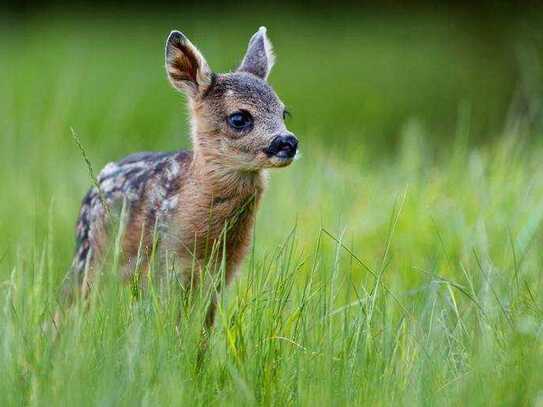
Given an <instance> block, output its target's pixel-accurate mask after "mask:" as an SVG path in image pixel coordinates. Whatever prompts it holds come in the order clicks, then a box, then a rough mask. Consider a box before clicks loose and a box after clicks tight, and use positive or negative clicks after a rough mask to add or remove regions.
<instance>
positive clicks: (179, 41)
mask: <svg viewBox="0 0 543 407" xmlns="http://www.w3.org/2000/svg"><path fill="white" fill-rule="evenodd" d="M166 72H167V73H168V79H169V80H170V82H171V84H172V85H173V86H174V87H175V88H176V89H178V90H182V91H185V92H186V93H188V94H189V96H191V97H195V96H197V95H198V94H201V93H203V92H205V91H206V89H207V88H208V87H209V85H211V81H212V75H213V74H212V71H211V68H210V67H209V65H208V64H207V62H206V60H205V59H204V57H203V56H202V54H200V51H198V48H196V47H195V46H194V45H193V44H192V43H191V42H190V41H189V39H188V38H187V37H185V35H183V34H182V33H181V32H179V31H172V32H171V33H170V36H169V37H168V40H167V41H166Z"/></svg>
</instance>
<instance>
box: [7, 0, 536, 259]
mask: <svg viewBox="0 0 543 407" xmlns="http://www.w3.org/2000/svg"><path fill="white" fill-rule="evenodd" d="M379 4H380V5H378V6H377V5H366V6H361V5H353V4H350V3H347V2H345V3H334V4H328V3H324V2H323V3H319V2H309V3H304V4H298V5H296V4H293V3H289V2H284V3H281V2H273V3H272V2H268V3H266V4H257V3H238V2H232V3H231V2H221V3H219V2H216V3H205V4H204V3H200V2H175V3H171V2H165V1H164V2H162V1H155V2H153V3H152V4H150V3H144V2H130V3H123V2H118V3H116V4H111V3H109V2H107V3H106V2H92V3H91V2H79V3H78V2H75V3H70V4H69V5H68V4H64V3H62V2H40V1H18V2H13V3H7V4H4V5H3V8H4V11H3V12H2V17H1V23H0V89H1V91H0V124H1V129H0V137H1V150H2V151H1V152H0V157H1V159H0V179H2V180H3V181H2V182H3V184H4V192H3V199H2V202H1V204H0V205H1V206H2V207H1V208H0V209H1V212H2V219H1V220H0V233H1V234H2V235H3V236H4V237H5V238H6V241H7V242H8V246H9V247H10V250H8V251H9V252H10V253H14V252H15V248H16V247H17V246H18V245H19V243H20V242H21V241H22V240H21V238H23V237H25V238H27V239H26V240H27V241H31V240H33V239H34V240H38V241H39V236H43V233H45V231H46V230H47V228H48V226H47V225H48V221H47V218H48V217H47V215H45V214H47V213H53V214H54V222H53V223H54V225H55V228H56V229H57V231H58V233H57V236H61V237H62V239H61V238H59V240H61V244H60V245H58V248H59V249H58V250H59V251H60V253H61V256H60V257H61V258H62V259H65V260H63V263H66V264H67V263H68V262H69V257H70V252H71V247H72V243H71V234H72V228H73V222H74V221H75V217H76V214H77V208H78V205H79V200H80V197H81V196H82V195H83V194H84V192H85V190H86V188H88V186H89V185H90V178H89V174H88V171H87V168H86V166H85V164H84V161H83V158H82V156H81V152H80V151H79V149H78V147H77V145H76V143H75V142H74V138H73V136H72V132H71V129H73V131H74V133H75V134H76V135H77V136H78V137H79V139H80V140H81V144H82V146H83V147H84V149H85V150H86V153H87V155H88V158H89V160H90V162H91V163H92V165H93V167H94V170H95V172H98V171H99V169H100V168H101V167H102V166H103V165H104V164H105V163H107V162H108V161H112V160H116V159H119V158H120V157H122V156H124V155H126V154H129V153H131V152H135V151H142V150H174V149H178V148H187V147H189V143H188V137H187V117H186V110H185V102H184V99H183V97H182V96H181V95H180V94H178V93H176V92H175V91H174V90H173V89H171V88H170V86H169V84H168V82H167V80H166V77H165V73H164V68H163V47H164V42H165V39H166V36H167V35H168V33H169V32H170V30H172V29H179V30H181V31H183V32H184V33H185V34H186V35H187V36H188V37H189V38H190V39H191V40H192V41H193V42H194V43H195V44H196V45H197V46H198V47H199V48H200V50H201V51H202V52H203V53H204V55H205V56H206V58H207V60H208V62H209V63H210V65H211V67H212V68H213V69H214V70H216V71H228V70H232V69H235V68H236V66H237V65H238V64H239V62H240V60H241V58H242V56H243V53H244V51H245V48H246V45H247V42H248V39H249V38H250V36H251V35H252V34H253V33H254V32H255V31H256V29H257V28H258V27H259V26H260V25H266V26H267V27H268V30H269V36H270V38H271V40H272V42H273V44H274V46H275V51H276V55H277V63H276V65H275V67H274V70H273V72H272V75H271V77H270V81H271V83H272V85H273V86H274V87H275V89H276V90H277V92H278V94H279V95H280V96H281V98H282V99H283V100H284V101H285V102H286V104H287V105H288V108H289V110H290V111H291V112H292V118H291V119H290V122H289V127H290V128H291V129H292V130H293V131H294V132H295V133H296V134H297V135H298V137H299V138H300V140H301V151H302V159H301V160H300V163H297V164H296V165H297V166H298V168H295V167H293V168H291V169H288V170H286V171H278V172H277V175H275V174H274V176H276V177H277V179H278V181H274V182H273V183H272V194H275V193H277V194H278V195H279V196H280V197H283V200H284V197H289V199H290V197H291V196H293V194H294V193H296V191H302V192H303V193H302V194H301V196H299V199H301V200H302V201H300V202H299V203H305V204H306V205H308V207H310V208H313V209H314V211H313V212H311V214H312V216H313V217H314V218H315V219H316V220H315V223H317V221H318V218H319V216H321V217H322V216H324V218H325V220H326V216H325V215H326V214H327V213H329V214H330V217H331V220H328V222H329V223H333V224H336V223H337V224H338V225H339V224H342V223H349V222H352V218H348V219H345V217H346V216H347V215H345V213H346V212H345V211H343V212H342V210H341V209H342V208H343V209H345V208H348V207H347V205H348V204H349V205H351V206H353V205H354V204H360V207H362V208H366V210H367V206H364V205H367V202H366V203H364V202H361V201H360V200H359V201H357V200H356V198H354V200H353V197H352V196H351V195H350V193H351V192H352V191H353V188H358V187H357V186H355V185H359V184H360V183H363V182H364V179H363V178H360V177H363V176H364V174H366V173H367V171H370V170H371V169H372V168H374V169H375V168H386V167H387V166H389V165H391V164H392V163H395V162H397V161H398V160H400V158H399V157H400V155H399V153H398V151H400V150H402V149H403V148H404V147H405V145H406V143H407V144H409V145H411V144H417V145H419V146H420V149H419V150H417V154H418V156H417V157H418V158H415V161H416V160H419V161H420V160H423V161H424V162H425V163H429V164H430V165H431V164H432V163H439V161H440V160H441V159H442V158H443V157H446V156H447V155H448V154H449V153H450V152H451V150H452V149H453V146H454V145H455V143H456V142H457V141H458V139H459V138H461V140H462V143H464V144H465V145H466V146H469V148H479V147H484V146H485V145H487V144H491V143H493V141H494V140H496V139H498V138H500V137H501V135H502V134H503V131H504V129H505V128H506V127H507V126H515V125H517V124H518V123H520V122H522V126H523V128H525V129H527V130H528V131H518V132H516V133H515V137H518V138H521V139H524V140H525V142H526V143H538V138H540V135H541V124H542V121H541V115H540V113H539V109H540V102H539V101H540V96H541V86H542V83H541V79H542V71H541V69H542V68H541V57H542V49H543V48H542V45H543V30H541V27H542V26H543V25H542V22H543V10H542V9H541V8H539V7H537V2H533V3H523V4H520V5H519V4H518V3H515V4H513V3H508V2H499V1H496V2H481V3H479V4H478V5H477V6H474V5H473V4H471V2H452V1H451V2H439V3H431V2H409V4H407V2H405V3H404V2H394V1H391V2H384V3H379ZM402 157H403V158H401V159H402V160H404V161H410V160H411V161H412V158H413V157H411V158H409V155H408V154H407V155H405V154H403V155H402ZM334 163H335V164H334ZM336 164H337V165H336ZM337 166H339V169H338V168H337ZM402 172H403V170H402V169H400V170H399V172H398V171H397V172H396V175H398V174H399V175H401V174H402ZM323 174H328V176H329V177H330V179H325V178H324V176H323ZM380 174H381V173H380ZM321 175H322V176H323V181H322V182H325V183H326V184H325V185H324V184H323V185H324V186H323V188H329V190H328V191H327V192H326V193H325V194H321V192H322V191H319V192H318V193H317V192H314V191H313V190H312V188H316V187H315V185H313V186H312V184H311V182H309V180H311V179H313V180H314V179H315V177H316V176H317V177H318V176H321ZM396 175H391V176H392V177H395V176H396ZM357 177H358V178H357ZM287 180H288V181H287ZM355 180H358V181H356V182H355ZM366 181H367V180H366ZM374 182H375V188H379V187H382V188H384V191H383V193H382V194H375V195H371V193H369V192H368V191H366V192H368V193H367V194H365V196H366V197H368V196H369V198H367V199H370V198H371V197H372V196H373V197H374V199H375V200H376V202H377V203H378V202H379V201H380V200H381V199H383V195H386V196H388V195H387V194H388V192H390V191H387V190H386V188H387V185H382V184H380V183H382V182H383V180H382V179H379V180H376V181H374ZM364 185H366V184H364ZM312 191H313V192H312ZM373 191H374V192H375V189H374V190H373ZM370 192H371V191H370ZM395 192H397V190H395ZM332 197H333V198H334V199H333V201H334V202H332ZM276 199H277V200H279V199H280V198H276ZM328 199H330V202H329V201H328ZM287 200H288V199H287ZM316 201H318V204H317V203H316ZM273 202H274V201H273V200H271V202H270V203H268V204H266V205H268V206H265V208H264V215H262V222H263V223H264V225H265V226H264V227H265V228H266V230H267V231H268V230H269V231H271V233H272V235H273V233H274V231H275V230H278V231H277V235H278V236H281V235H284V233H285V229H286V228H280V227H276V226H277V225H276V224H273V223H272V222H271V221H270V224H269V225H266V222H267V221H266V219H267V218H266V214H268V215H270V214H272V213H275V212H274V211H275V210H279V211H281V213H285V216H286V218H285V224H293V223H294V222H295V221H296V217H297V216H299V217H302V218H303V216H304V213H303V211H302V213H300V211H299V210H295V206H294V204H293V208H292V209H293V210H292V211H288V212H287V211H286V210H285V209H286V206H285V205H287V204H286V203H285V202H282V203H281V202H277V203H276V204H274V203H273ZM274 205H275V206H274ZM281 205H282V206H281ZM311 205H314V206H311ZM327 205H329V210H330V211H329V212H326V208H327ZM349 208H350V206H349ZM21 213H24V214H25V216H24V217H21V216H20V214H21ZM332 213H333V214H332ZM307 216H309V215H307ZM353 216H354V215H353ZM377 217H378V216H377ZM356 218H358V215H357V216H356ZM359 235H360V236H363V234H359ZM68 237H69V238H68ZM23 241H24V240H23Z"/></svg>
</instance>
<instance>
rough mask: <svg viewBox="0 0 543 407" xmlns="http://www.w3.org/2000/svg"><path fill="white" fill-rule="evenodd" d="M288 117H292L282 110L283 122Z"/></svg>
mask: <svg viewBox="0 0 543 407" xmlns="http://www.w3.org/2000/svg"><path fill="white" fill-rule="evenodd" d="M290 116H292V115H291V114H290V112H289V111H288V110H287V109H285V110H283V120H287V117H290Z"/></svg>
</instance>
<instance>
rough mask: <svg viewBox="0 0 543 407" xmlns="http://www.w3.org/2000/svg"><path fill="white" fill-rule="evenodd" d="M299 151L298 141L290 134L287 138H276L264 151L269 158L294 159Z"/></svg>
mask: <svg viewBox="0 0 543 407" xmlns="http://www.w3.org/2000/svg"><path fill="white" fill-rule="evenodd" d="M297 149H298V139H297V138H296V137H294V136H293V135H291V134H289V135H286V136H276V137H275V138H274V139H273V140H272V142H271V144H270V145H269V146H268V148H266V149H265V150H264V151H265V153H266V154H267V155H268V157H272V156H275V157H278V158H292V157H294V156H295V155H296V150H297Z"/></svg>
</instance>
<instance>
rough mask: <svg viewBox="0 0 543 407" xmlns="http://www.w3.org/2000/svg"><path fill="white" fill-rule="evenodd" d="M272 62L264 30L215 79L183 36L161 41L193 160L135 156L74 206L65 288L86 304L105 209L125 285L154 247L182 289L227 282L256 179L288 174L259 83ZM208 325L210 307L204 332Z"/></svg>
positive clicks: (267, 92)
mask: <svg viewBox="0 0 543 407" xmlns="http://www.w3.org/2000/svg"><path fill="white" fill-rule="evenodd" d="M273 62H274V56H273V53H272V46H271V43H270V41H269V40H268V38H267V36H266V29H265V28H264V27H261V28H260V29H259V30H258V31H257V32H256V33H255V34H254V35H253V37H252V38H251V40H250V41H249V46H248V49H247V52H246V54H245V57H244V58H243V60H242V62H241V65H240V66H239V68H238V69H237V70H236V71H235V72H233V73H224V74H217V73H214V72H213V71H212V70H211V68H210V67H209V65H208V64H207V62H206V60H205V59H204V57H203V56H202V54H201V53H200V51H198V49H197V48H196V47H195V46H194V45H193V44H192V43H191V42H190V41H189V40H188V39H187V37H185V36H184V35H183V34H182V33H180V32H179V31H173V32H172V33H171V34H170V36H169V37H168V40H167V42H166V71H167V74H168V79H169V80H170V82H171V84H172V85H173V87H174V88H176V89H177V90H180V91H182V92H184V93H185V94H186V95H187V97H188V105H189V108H190V114H191V139H192V146H193V151H177V152H170V153H158V152H142V153H136V154H132V155H129V156H127V157H126V158H124V159H122V160H120V161H117V162H113V163H109V164H107V165H106V167H105V168H104V169H103V170H102V171H101V172H100V174H99V175H98V177H97V183H96V186H95V187H93V188H91V189H90V191H89V192H88V193H87V195H86V196H85V198H84V199H83V202H82V206H81V210H80V213H79V219H78V222H77V226H76V234H77V247H76V252H75V257H74V260H73V264H72V269H71V272H70V274H71V276H72V278H71V281H72V282H73V284H70V285H69V287H71V288H74V287H75V289H76V290H77V289H79V290H81V291H80V292H81V294H82V296H86V295H87V293H88V290H89V289H90V288H91V286H92V281H93V277H94V275H95V274H96V269H97V268H98V265H99V264H100V261H101V260H102V259H104V256H105V254H106V252H107V250H108V247H110V246H111V238H112V236H111V234H112V233H111V232H110V230H111V228H110V227H109V226H110V225H111V223H112V220H111V219H112V217H111V211H110V208H115V207H117V208H118V207H119V206H122V207H123V213H124V216H123V217H122V219H124V221H121V222H122V223H123V227H122V235H121V236H122V238H121V244H120V246H121V264H122V268H121V270H122V273H123V276H124V277H125V278H132V277H135V275H136V272H137V273H138V274H139V273H145V272H146V270H147V267H148V265H147V260H148V258H149V255H150V254H151V250H152V248H153V247H154V245H155V244H157V246H158V248H159V251H158V253H160V254H161V255H164V254H165V253H168V254H169V253H173V254H174V255H175V256H174V257H175V259H176V261H177V263H178V264H179V267H180V270H181V274H182V279H183V281H185V282H187V283H190V282H193V281H194V280H192V278H193V277H194V275H196V277H197V278H196V281H197V280H198V278H202V274H203V273H204V272H208V271H209V270H211V272H216V271H217V270H218V269H219V267H221V263H222V264H223V265H224V266H225V269H224V271H225V279H226V282H228V281H230V280H231V279H232V276H233V275H234V274H235V271H236V268H237V267H238V266H239V264H240V262H241V261H242V259H243V257H244V256H245V254H246V252H247V249H248V246H249V244H250V241H251V233H252V228H253V224H254V220H255V214H256V210H257V207H258V204H259V201H260V199H261V196H262V192H263V190H264V188H265V185H266V173H265V170H266V169H267V168H274V167H285V166H287V165H289V164H290V163H291V162H292V161H293V159H294V156H295V155H296V151H297V146H298V140H297V139H296V138H295V137H294V135H293V134H292V133H291V132H289V131H288V130H287V128H286V127H285V123H284V119H285V116H286V114H287V111H286V110H285V105H284V104H283V103H282V102H281V100H280V99H279V98H278V96H277V95H276V93H275V92H274V90H273V89H272V88H271V87H270V86H269V85H268V84H267V83H266V79H267V77H268V74H269V73H270V70H271V68H272V65H273ZM205 270H207V271H205ZM189 277H190V280H189ZM193 284H194V283H193ZM71 288H69V289H70V290H71ZM213 315H214V302H213V301H212V306H211V308H210V310H209V311H208V315H207V317H206V321H207V324H208V325H211V324H212V323H213Z"/></svg>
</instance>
